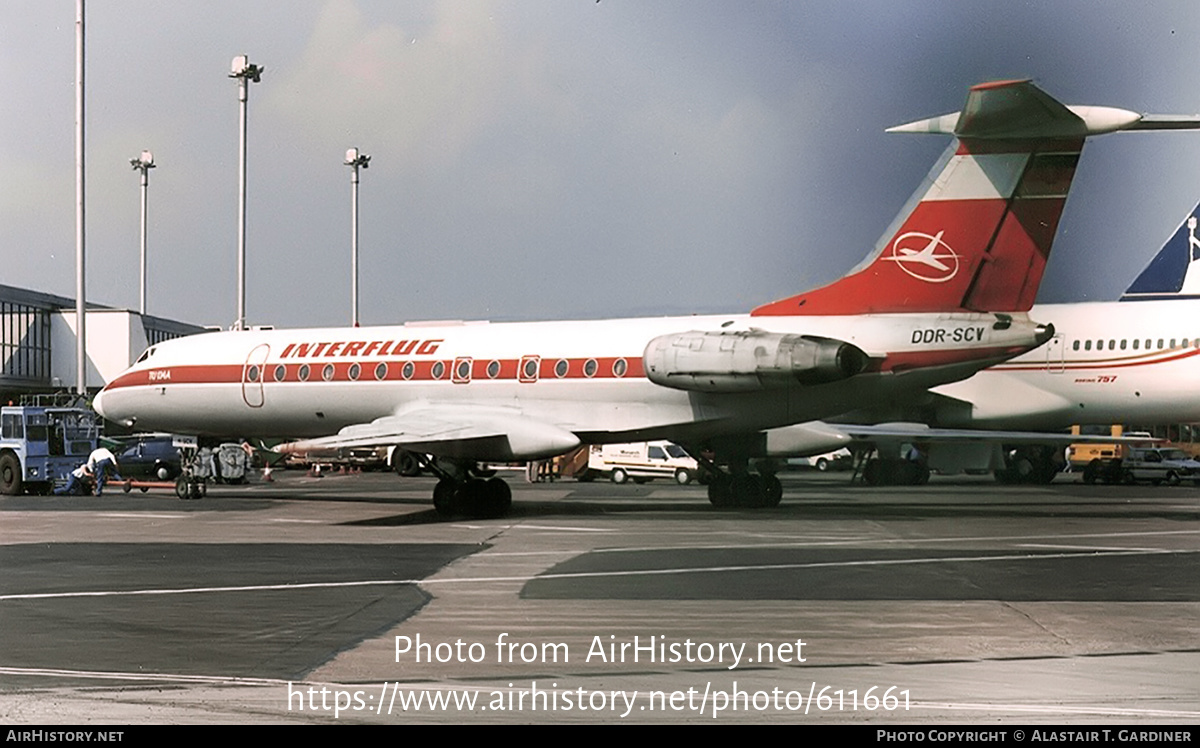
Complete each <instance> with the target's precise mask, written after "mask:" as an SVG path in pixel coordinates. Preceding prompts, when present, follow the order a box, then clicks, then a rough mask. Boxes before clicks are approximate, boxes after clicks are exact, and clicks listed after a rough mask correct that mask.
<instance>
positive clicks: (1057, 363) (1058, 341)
mask: <svg viewBox="0 0 1200 748" xmlns="http://www.w3.org/2000/svg"><path fill="white" fill-rule="evenodd" d="M1065 355H1066V346H1065V345H1064V344H1063V336H1062V335H1061V334H1060V335H1055V336H1054V337H1052V338H1050V339H1049V340H1047V341H1046V371H1048V372H1050V373H1051V374H1062V373H1063V371H1064V369H1065V368H1066V367H1065V366H1064V364H1063V356H1065Z"/></svg>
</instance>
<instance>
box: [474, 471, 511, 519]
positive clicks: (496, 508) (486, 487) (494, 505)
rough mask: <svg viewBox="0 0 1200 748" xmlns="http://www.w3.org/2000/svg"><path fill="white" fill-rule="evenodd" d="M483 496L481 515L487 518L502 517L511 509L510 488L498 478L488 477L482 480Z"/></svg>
mask: <svg viewBox="0 0 1200 748" xmlns="http://www.w3.org/2000/svg"><path fill="white" fill-rule="evenodd" d="M483 495H484V497H485V501H484V505H483V507H482V509H483V511H482V512H480V514H481V516H483V517H488V518H493V519H494V518H496V517H503V516H504V515H506V514H508V510H509V509H512V489H511V488H509V487H508V484H507V483H505V482H504V481H503V480H501V479H500V478H488V479H487V480H486V481H484V482H483Z"/></svg>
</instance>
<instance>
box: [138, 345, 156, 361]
mask: <svg viewBox="0 0 1200 748" xmlns="http://www.w3.org/2000/svg"><path fill="white" fill-rule="evenodd" d="M154 348H155V347H154V346H150V347H149V348H147V349H146V350H144V351H142V355H140V356H138V360H137V361H135V362H134V363H138V364H140V363H142V362H143V361H145V360H146V359H148V358H150V357H151V356H153V355H154Z"/></svg>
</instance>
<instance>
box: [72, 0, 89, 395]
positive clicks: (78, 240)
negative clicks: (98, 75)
mask: <svg viewBox="0 0 1200 748" xmlns="http://www.w3.org/2000/svg"><path fill="white" fill-rule="evenodd" d="M83 4H84V0H76V2H75V392H76V393H77V394H80V395H87V298H86V297H87V283H86V279H85V274H84V259H85V253H84V230H83V226H84V212H83V195H84V192H83V176H84V171H83V115H84V109H83V103H84V96H83V91H84V87H83V72H84V65H83V58H84V55H83V49H84V47H83V38H84V35H83V16H84V13H83Z"/></svg>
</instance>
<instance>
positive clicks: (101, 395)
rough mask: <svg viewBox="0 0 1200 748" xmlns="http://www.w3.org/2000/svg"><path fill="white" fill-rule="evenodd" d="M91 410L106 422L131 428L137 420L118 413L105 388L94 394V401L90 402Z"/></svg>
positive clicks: (110, 394)
mask: <svg viewBox="0 0 1200 748" xmlns="http://www.w3.org/2000/svg"><path fill="white" fill-rule="evenodd" d="M92 409H93V410H95V411H96V412H97V413H99V414H100V415H101V416H102V417H104V418H106V419H107V420H109V421H112V422H114V423H120V424H122V425H124V426H133V424H134V423H135V422H136V421H137V418H135V417H131V416H128V415H126V414H124V413H121V412H120V408H119V407H116V406H115V405H114V403H113V395H112V393H110V392H109V391H108V388H107V387H105V388H104V389H102V390H100V392H98V393H96V397H95V399H93V400H92Z"/></svg>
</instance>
